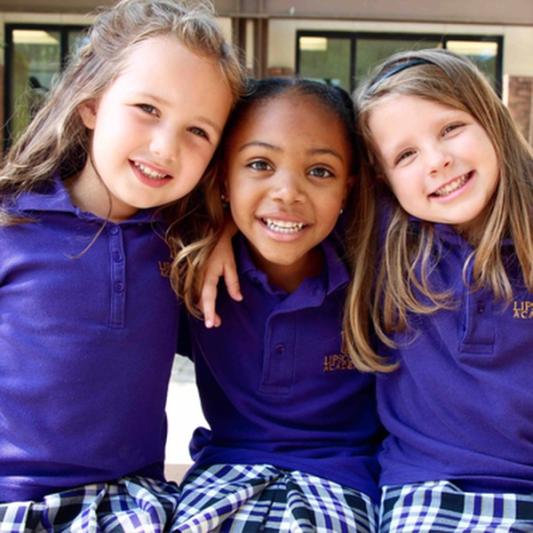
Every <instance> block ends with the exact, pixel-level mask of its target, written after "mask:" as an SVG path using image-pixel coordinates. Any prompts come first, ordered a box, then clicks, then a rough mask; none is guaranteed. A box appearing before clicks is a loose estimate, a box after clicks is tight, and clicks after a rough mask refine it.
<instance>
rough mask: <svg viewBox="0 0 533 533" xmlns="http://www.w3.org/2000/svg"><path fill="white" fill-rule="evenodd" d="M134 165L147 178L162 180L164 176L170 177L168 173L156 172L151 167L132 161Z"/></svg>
mask: <svg viewBox="0 0 533 533" xmlns="http://www.w3.org/2000/svg"><path fill="white" fill-rule="evenodd" d="M133 164H134V166H135V167H136V168H138V169H139V170H140V171H141V172H142V173H143V174H144V175H145V176H146V177H147V178H148V179H151V180H162V179H164V178H170V176H169V175H168V174H163V173H162V172H157V171H156V170H154V169H153V168H150V167H148V166H146V165H143V164H142V163H139V162H138V161H134V162H133Z"/></svg>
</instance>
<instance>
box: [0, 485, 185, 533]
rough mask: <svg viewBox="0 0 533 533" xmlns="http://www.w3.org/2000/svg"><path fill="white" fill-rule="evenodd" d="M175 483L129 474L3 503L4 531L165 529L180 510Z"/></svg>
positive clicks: (0, 526) (141, 532)
mask: <svg viewBox="0 0 533 533" xmlns="http://www.w3.org/2000/svg"><path fill="white" fill-rule="evenodd" d="M178 495H179V490H178V487H177V485H175V484H174V483H165V482H163V481H156V480H153V479H148V478H141V477H126V478H122V479H120V480H118V481H116V482H113V483H95V484H91V485H84V486H82V487H76V488H74V489H69V490H65V491H62V492H58V493H55V494H49V495H47V496H45V497H44V499H43V500H41V501H36V502H34V501H26V502H10V503H2V504H0V532H2V533H5V532H10V533H15V532H16V533H23V532H30V531H31V532H38V533H42V532H47V533H52V532H61V531H65V532H66V531H68V532H74V533H78V532H79V533H81V532H83V533H101V532H102V533H103V532H105V533H108V532H113V533H122V532H128V533H133V532H137V533H163V532H164V531H169V525H170V523H171V522H172V520H173V516H174V514H175V512H176V510H177V505H178Z"/></svg>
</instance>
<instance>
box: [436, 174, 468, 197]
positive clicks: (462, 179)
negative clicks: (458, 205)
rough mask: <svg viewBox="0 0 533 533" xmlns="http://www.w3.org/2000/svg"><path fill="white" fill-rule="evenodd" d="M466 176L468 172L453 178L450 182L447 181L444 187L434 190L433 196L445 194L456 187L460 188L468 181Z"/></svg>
mask: <svg viewBox="0 0 533 533" xmlns="http://www.w3.org/2000/svg"><path fill="white" fill-rule="evenodd" d="M468 177H469V174H463V175H462V176H460V177H459V178H457V179H455V180H453V181H452V182H451V183H448V184H447V185H444V187H441V188H440V189H438V190H436V191H435V192H434V193H433V194H434V195H435V196H447V195H448V194H451V193H452V192H454V191H456V190H457V189H460V188H461V187H462V186H463V185H464V184H465V183H466V182H467V181H468Z"/></svg>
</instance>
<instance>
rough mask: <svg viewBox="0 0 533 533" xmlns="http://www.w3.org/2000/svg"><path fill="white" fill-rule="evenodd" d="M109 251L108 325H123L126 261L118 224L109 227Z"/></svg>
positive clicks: (121, 233)
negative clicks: (109, 303) (109, 298)
mask: <svg viewBox="0 0 533 533" xmlns="http://www.w3.org/2000/svg"><path fill="white" fill-rule="evenodd" d="M109 253H110V258H111V269H110V272H111V306H110V325H111V327H114V328H121V327H124V322H125V312H126V262H125V260H124V240H123V232H122V229H121V228H120V226H118V225H114V226H111V227H110V228H109Z"/></svg>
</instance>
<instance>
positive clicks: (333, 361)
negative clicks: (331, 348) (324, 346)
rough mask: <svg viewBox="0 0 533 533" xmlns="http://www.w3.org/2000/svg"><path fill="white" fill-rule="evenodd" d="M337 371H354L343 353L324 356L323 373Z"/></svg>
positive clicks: (349, 360) (350, 361)
mask: <svg viewBox="0 0 533 533" xmlns="http://www.w3.org/2000/svg"><path fill="white" fill-rule="evenodd" d="M338 370H355V366H354V364H353V362H352V360H351V359H350V357H349V356H348V355H346V354H344V353H336V354H333V355H326V357H324V372H336V371H338Z"/></svg>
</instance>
